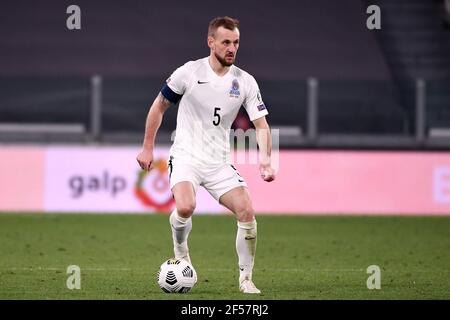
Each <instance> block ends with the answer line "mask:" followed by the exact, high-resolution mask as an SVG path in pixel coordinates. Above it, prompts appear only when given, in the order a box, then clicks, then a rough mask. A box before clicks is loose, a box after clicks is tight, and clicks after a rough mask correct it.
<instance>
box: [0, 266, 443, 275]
mask: <svg viewBox="0 0 450 320" xmlns="http://www.w3.org/2000/svg"><path fill="white" fill-rule="evenodd" d="M236 269H237V268H236ZM236 269H234V268H229V269H227V268H205V269H203V268H202V269H201V270H202V271H217V272H235V271H236ZM80 270H81V271H125V272H130V271H140V272H142V271H145V272H152V271H153V270H151V269H149V268H115V267H111V268H105V267H82V266H81V267H80ZM0 271H61V272H64V273H65V272H66V269H65V268H58V267H7V268H0ZM382 271H383V272H387V273H405V272H409V273H450V270H425V269H419V270H408V269H404V270H389V269H388V270H382ZM259 272H261V271H259ZM271 272H302V273H317V272H337V273H338V272H366V269H345V268H343V269H320V268H317V269H300V268H278V269H275V270H271Z"/></svg>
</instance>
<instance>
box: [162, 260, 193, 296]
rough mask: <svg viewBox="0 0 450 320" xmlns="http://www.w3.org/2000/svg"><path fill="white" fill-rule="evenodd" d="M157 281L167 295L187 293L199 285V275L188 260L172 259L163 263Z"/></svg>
mask: <svg viewBox="0 0 450 320" xmlns="http://www.w3.org/2000/svg"><path fill="white" fill-rule="evenodd" d="M157 280H158V285H159V287H160V288H161V289H162V290H163V291H164V292H166V293H186V292H189V291H190V290H191V289H192V288H193V287H194V285H195V284H196V283H197V273H196V272H195V269H194V267H193V266H192V264H190V263H189V262H187V261H186V260H183V259H175V258H172V259H169V260H166V261H164V262H163V264H162V265H161V267H160V268H159V271H158V275H157Z"/></svg>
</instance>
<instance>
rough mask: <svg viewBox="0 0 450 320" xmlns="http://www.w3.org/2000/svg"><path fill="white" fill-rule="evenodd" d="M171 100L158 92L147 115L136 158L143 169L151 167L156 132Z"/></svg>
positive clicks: (147, 169)
mask: <svg viewBox="0 0 450 320" xmlns="http://www.w3.org/2000/svg"><path fill="white" fill-rule="evenodd" d="M170 105H171V102H170V101H169V100H167V99H166V98H165V97H164V96H163V95H162V94H161V93H159V94H158V96H157V97H156V99H155V101H153V104H152V106H151V107H150V110H149V112H148V115H147V120H146V122H145V135H144V143H143V145H142V150H141V152H140V153H139V154H138V156H137V158H136V160H137V162H138V163H139V165H140V166H141V168H142V169H143V170H146V171H149V170H151V169H152V162H153V147H154V145H155V137H156V133H157V131H158V129H159V127H160V126H161V122H162V118H163V115H164V112H166V110H167V109H168V108H169V107H170Z"/></svg>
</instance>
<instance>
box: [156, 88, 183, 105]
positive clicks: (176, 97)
mask: <svg viewBox="0 0 450 320" xmlns="http://www.w3.org/2000/svg"><path fill="white" fill-rule="evenodd" d="M161 94H162V95H163V96H164V98H166V99H167V100H169V101H170V102H172V103H173V104H175V103H177V102H178V101H180V99H181V97H182V96H183V95H181V94H178V93H176V92H174V91H173V90H172V89H170V87H169V86H168V85H167V84H166V85H164V87H163V88H162V89H161Z"/></svg>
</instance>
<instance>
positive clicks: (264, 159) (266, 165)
mask: <svg viewBox="0 0 450 320" xmlns="http://www.w3.org/2000/svg"><path fill="white" fill-rule="evenodd" d="M253 124H254V126H255V129H256V141H257V142H258V146H259V172H260V174H261V178H263V180H264V181H267V182H270V181H273V180H275V170H274V169H273V168H272V165H271V157H270V156H271V152H272V135H271V134H270V127H269V124H268V123H267V120H266V117H261V118H258V119H256V120H254V121H253Z"/></svg>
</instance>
